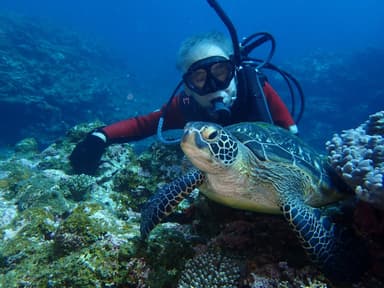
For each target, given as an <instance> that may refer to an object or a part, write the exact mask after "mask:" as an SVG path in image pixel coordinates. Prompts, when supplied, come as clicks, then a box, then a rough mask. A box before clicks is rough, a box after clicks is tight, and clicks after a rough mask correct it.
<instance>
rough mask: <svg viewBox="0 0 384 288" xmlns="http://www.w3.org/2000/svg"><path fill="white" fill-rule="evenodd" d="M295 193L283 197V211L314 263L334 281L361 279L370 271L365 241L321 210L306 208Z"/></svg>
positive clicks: (285, 194)
mask: <svg viewBox="0 0 384 288" xmlns="http://www.w3.org/2000/svg"><path fill="white" fill-rule="evenodd" d="M283 194H284V195H283ZM292 194H293V193H282V194H281V195H280V197H281V201H282V202H281V203H282V204H281V209H282V211H283V213H284V216H285V218H286V219H287V220H288V222H289V223H290V225H291V227H292V228H293V229H294V231H295V232H296V234H297V236H298V238H299V240H300V241H301V243H302V246H303V248H304V249H305V251H306V252H307V254H309V256H310V257H311V259H312V261H313V262H315V264H317V265H318V266H320V268H321V270H322V271H323V273H324V274H325V275H326V276H327V277H329V278H330V280H332V281H340V282H345V281H347V282H348V281H354V280H357V279H359V278H360V276H361V275H362V274H363V272H364V271H365V270H366V268H367V267H366V266H367V254H366V253H365V252H366V251H365V249H364V246H363V245H362V243H361V241H359V240H358V239H357V237H356V236H355V235H354V234H353V233H351V231H349V230H348V229H347V228H345V227H340V226H339V225H338V224H335V223H333V222H332V220H331V219H330V217H328V216H324V215H322V214H321V211H320V210H319V209H317V208H313V207H310V206H308V205H306V204H305V203H304V201H303V200H302V197H300V196H299V194H298V193H296V196H294V197H292ZM290 196H291V197H290Z"/></svg>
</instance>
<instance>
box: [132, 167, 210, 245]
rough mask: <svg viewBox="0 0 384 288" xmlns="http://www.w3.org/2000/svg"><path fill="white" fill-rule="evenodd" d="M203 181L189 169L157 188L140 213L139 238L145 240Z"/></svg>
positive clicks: (201, 176) (195, 170)
mask: <svg viewBox="0 0 384 288" xmlns="http://www.w3.org/2000/svg"><path fill="white" fill-rule="evenodd" d="M203 181H204V175H203V174H202V173H201V172H200V171H199V170H197V169H191V170H189V171H188V172H187V173H186V174H185V175H183V176H181V177H179V178H177V179H175V180H173V181H172V182H171V183H169V184H167V185H165V186H163V187H161V188H159V189H158V190H157V191H156V193H155V194H154V195H153V196H152V197H151V198H150V199H149V200H148V202H147V203H146V205H145V206H144V207H143V209H142V211H141V223H140V233H141V238H142V239H145V238H147V237H148V235H149V233H150V232H151V230H152V229H153V228H154V227H155V226H156V225H157V224H159V223H160V222H161V220H163V219H164V218H165V217H167V216H168V215H169V214H171V213H172V211H173V209H174V208H175V207H176V206H177V204H179V203H180V202H181V200H183V199H184V198H185V197H187V196H188V195H189V194H191V192H192V191H193V189H195V188H196V187H198V186H199V185H201V184H202V183H203Z"/></svg>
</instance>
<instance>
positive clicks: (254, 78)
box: [234, 65, 273, 123]
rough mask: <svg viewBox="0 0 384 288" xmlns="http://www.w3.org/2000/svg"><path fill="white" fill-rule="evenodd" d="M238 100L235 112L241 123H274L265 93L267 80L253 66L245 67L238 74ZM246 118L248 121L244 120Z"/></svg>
mask: <svg viewBox="0 0 384 288" xmlns="http://www.w3.org/2000/svg"><path fill="white" fill-rule="evenodd" d="M237 80H238V99H237V101H236V102H237V103H235V104H236V105H237V107H234V108H235V109H234V112H236V111H239V113H236V114H237V117H236V118H240V119H239V120H240V121H244V120H247V121H263V122H267V123H273V120H272V116H271V113H270V111H269V108H268V103H267V99H266V98H265V94H264V91H263V86H264V83H265V82H266V81H267V78H266V76H265V75H264V74H262V73H260V72H258V71H256V70H255V68H254V67H253V66H251V65H245V66H243V67H242V69H240V70H239V71H238V73H237ZM244 117H246V119H244Z"/></svg>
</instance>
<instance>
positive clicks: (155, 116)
mask: <svg viewBox="0 0 384 288" xmlns="http://www.w3.org/2000/svg"><path fill="white" fill-rule="evenodd" d="M263 91H264V94H265V96H266V100H267V103H268V106H269V110H270V114H271V116H272V120H273V122H274V124H275V125H278V126H281V127H283V128H286V129H290V128H291V127H296V126H295V123H294V121H293V119H292V116H291V115H290V113H289V111H288V109H287V107H286V106H285V104H284V102H283V101H282V100H281V98H280V97H279V95H278V94H277V92H276V91H275V90H274V89H273V88H272V86H271V85H269V83H268V82H264V84H263ZM236 101H237V100H236ZM236 101H235V103H234V105H233V106H232V109H233V111H232V119H231V124H233V123H238V122H243V121H262V119H259V118H258V115H255V113H252V109H251V110H249V109H247V110H246V109H245V107H239V106H238V105H236ZM233 107H235V108H233ZM161 109H162V110H157V111H154V112H152V113H149V114H147V115H144V116H137V117H134V118H130V119H127V120H123V121H120V122H117V123H114V124H111V125H109V126H106V127H104V128H103V129H102V130H103V132H104V133H105V134H106V136H107V139H108V144H113V143H123V142H129V141H133V140H140V139H143V138H146V137H149V136H152V135H154V134H155V133H156V129H157V124H158V122H159V119H160V117H161V115H162V111H164V109H167V112H166V117H165V120H164V126H163V130H168V129H180V128H183V127H184V125H185V124H186V123H187V122H188V121H213V120H212V118H211V116H210V115H209V114H208V112H207V111H206V110H205V109H204V108H202V107H201V106H200V105H199V104H198V103H197V102H196V101H195V100H194V99H193V97H191V96H188V95H186V94H185V92H182V93H180V94H179V95H177V96H176V97H174V98H173V100H172V102H171V103H170V105H164V106H163V107H162V108H161ZM235 109H236V110H235ZM244 111H248V112H246V113H245V112H244Z"/></svg>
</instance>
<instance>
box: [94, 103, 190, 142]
mask: <svg viewBox="0 0 384 288" xmlns="http://www.w3.org/2000/svg"><path fill="white" fill-rule="evenodd" d="M165 108H166V105H164V106H163V107H162V108H161V110H156V111H154V112H152V113H149V114H147V115H143V116H137V117H133V118H129V119H127V120H123V121H120V122H117V123H114V124H111V125H108V126H105V127H103V128H102V131H103V132H104V133H105V134H106V136H107V139H108V143H109V144H113V143H124V142H129V141H134V140H140V139H144V138H146V137H149V136H152V135H154V134H155V133H156V131H157V124H158V123H159V119H160V117H161V115H162V111H164V109H165ZM184 124H185V121H184V118H183V116H182V113H181V111H180V107H179V102H178V97H174V98H173V100H172V102H171V104H170V105H169V106H168V107H167V113H166V117H165V119H164V127H163V130H168V129H176V128H183V126H184Z"/></svg>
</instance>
